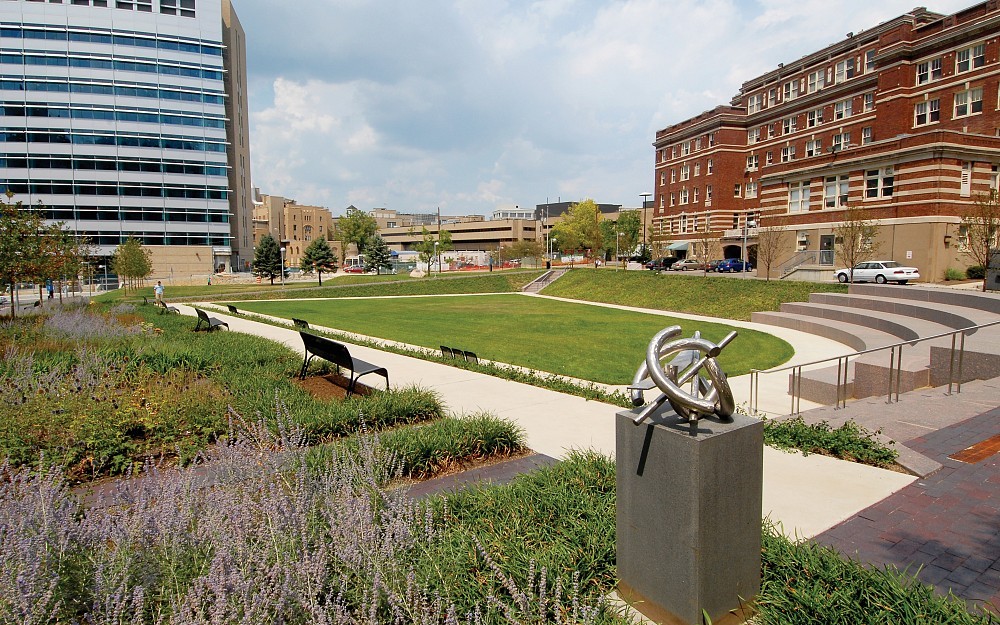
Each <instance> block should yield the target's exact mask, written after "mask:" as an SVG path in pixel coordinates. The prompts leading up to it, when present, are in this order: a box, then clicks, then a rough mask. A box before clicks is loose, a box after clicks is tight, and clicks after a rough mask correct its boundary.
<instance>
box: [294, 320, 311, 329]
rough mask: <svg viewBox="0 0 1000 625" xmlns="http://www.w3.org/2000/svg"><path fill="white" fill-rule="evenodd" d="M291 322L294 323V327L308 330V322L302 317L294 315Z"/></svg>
mask: <svg viewBox="0 0 1000 625" xmlns="http://www.w3.org/2000/svg"><path fill="white" fill-rule="evenodd" d="M292 323H293V324H294V325H295V327H296V328H298V329H300V330H308V329H309V322H308V321H305V320H303V319H296V318H295V317H292Z"/></svg>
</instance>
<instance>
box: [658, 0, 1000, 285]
mask: <svg viewBox="0 0 1000 625" xmlns="http://www.w3.org/2000/svg"><path fill="white" fill-rule="evenodd" d="M998 84H1000V1H998V0H990V1H988V2H984V3H981V4H977V5H975V6H972V7H970V8H968V9H965V10H963V11H960V12H958V13H956V14H954V15H948V16H945V15H940V14H937V13H933V12H930V11H928V10H926V9H923V8H917V9H914V10H913V11H911V12H909V13H907V14H905V15H901V16H899V17H897V18H895V19H893V20H890V21H888V22H885V23H883V24H880V25H878V26H875V27H873V28H871V29H869V30H866V31H863V32H860V33H850V34H848V36H847V37H846V38H845V39H844V40H843V41H840V42H838V43H835V44H833V45H830V46H827V47H825V48H823V49H821V50H819V51H817V52H814V53H812V54H809V55H807V56H805V57H803V58H801V59H798V60H797V61H793V62H786V63H783V64H779V65H778V67H777V69H775V70H773V71H771V72H768V73H767V74H764V75H762V76H759V77H757V78H754V79H752V80H749V81H747V82H745V83H743V86H742V88H741V89H740V93H739V94H738V95H737V96H736V97H734V98H733V101H732V102H731V103H730V105H728V106H719V107H716V108H715V109H713V110H711V111H707V112H705V113H702V114H701V115H698V116H696V117H694V118H691V119H688V120H686V121H684V122H681V123H678V124H675V125H673V126H670V127H668V128H665V129H663V130H660V131H658V132H657V133H656V141H655V143H654V147H655V149H656V153H655V167H654V185H655V187H654V188H655V190H656V193H655V195H654V199H653V205H654V206H653V211H654V215H653V238H654V241H658V242H659V243H660V247H661V248H669V249H673V250H676V251H677V252H678V253H680V254H681V255H683V254H684V253H685V251H686V250H688V249H689V248H690V246H691V245H692V244H693V243H696V242H698V241H701V240H705V239H707V238H708V237H711V239H712V240H713V241H714V240H718V241H719V247H718V252H719V256H725V257H739V256H740V255H741V253H742V249H743V244H744V241H746V243H747V251H748V255H749V256H750V258H751V259H753V258H754V257H755V244H756V237H757V228H755V227H753V226H760V227H769V226H778V227H781V228H783V229H785V230H787V231H789V235H787V236H786V237H785V242H786V243H785V246H784V247H785V249H783V250H782V252H781V254H780V257H779V258H778V260H777V262H776V264H775V266H773V267H772V272H771V273H772V276H774V277H784V276H793V277H796V278H812V279H829V278H832V272H833V269H834V267H835V263H840V262H841V261H840V259H835V258H834V255H835V235H834V231H835V228H836V227H837V225H838V224H839V223H842V221H843V219H844V215H845V207H847V206H852V207H861V208H863V209H864V218H865V219H869V220H874V221H875V222H876V223H877V224H878V226H879V234H878V239H879V240H878V245H879V252H878V256H879V257H882V258H892V259H895V260H897V261H900V262H904V263H906V264H912V265H915V266H916V267H918V268H919V269H920V271H921V274H922V275H923V276H924V278H925V279H927V280H932V281H936V280H940V279H941V278H942V276H943V274H944V271H945V270H946V269H947V268H949V267H955V268H964V267H965V266H967V265H968V264H969V262H970V261H969V260H968V259H967V258H966V257H964V255H962V254H961V248H962V246H963V237H964V236H965V233H964V229H963V228H962V227H961V217H960V216H961V215H962V214H963V211H964V210H965V209H966V208H967V207H968V206H970V205H971V204H972V203H973V202H974V201H975V197H976V196H977V194H981V193H986V192H989V190H990V189H996V188H997V181H998V164H1000V112H998V111H1000V99H998V98H1000V95H998ZM748 223H749V224H750V225H751V227H750V228H747V227H746V225H747V224H748ZM706 230H707V231H708V233H709V234H704V233H705V231H706Z"/></svg>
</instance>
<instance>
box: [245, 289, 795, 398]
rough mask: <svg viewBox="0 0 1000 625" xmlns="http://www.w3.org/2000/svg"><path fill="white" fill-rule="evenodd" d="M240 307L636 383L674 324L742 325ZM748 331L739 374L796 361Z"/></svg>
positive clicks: (494, 304) (480, 300) (488, 307)
mask: <svg viewBox="0 0 1000 625" xmlns="http://www.w3.org/2000/svg"><path fill="white" fill-rule="evenodd" d="M240 309H241V310H247V311H251V312H258V313H262V314H266V315H273V316H276V317H283V318H291V317H296V318H299V319H305V320H306V321H308V322H309V323H311V324H313V325H319V326H325V327H330V328H337V329H339V330H344V331H347V332H355V333H358V334H364V335H367V336H373V337H378V338H383V339H389V340H393V341H401V342H404V343H409V344H411V345H419V346H423V347H428V348H431V349H437V348H438V347H439V346H441V345H448V346H449V347H456V348H459V349H464V350H466V351H472V352H475V353H476V354H478V355H479V357H480V358H485V359H488V360H495V361H499V362H504V363H508V364H513V365H520V366H523V367H529V368H531V369H535V370H539V371H547V372H550V373H557V374H560V375H565V376H570V377H574V378H580V379H583V380H591V381H594V382H603V383H607V384H627V383H629V382H631V380H632V376H633V375H634V374H635V371H636V368H637V367H638V366H639V359H640V358H641V357H642V355H643V354H645V352H646V347H647V346H648V344H649V341H650V339H651V338H652V337H653V335H655V334H656V333H657V332H659V331H660V330H662V329H663V328H665V327H667V326H670V325H679V326H681V329H682V331H683V335H684V336H691V335H692V334H693V333H694V332H695V331H696V330H697V331H700V332H701V333H702V336H704V337H705V338H708V339H710V340H714V341H718V340H721V339H722V338H723V337H724V336H725V335H726V334H727V333H729V332H730V331H731V330H733V329H734V328H732V327H730V326H727V325H723V324H717V323H705V322H696V321H689V320H682V319H677V318H674V317H669V316H662V315H651V314H643V313H636V312H630V311H624V310H615V309H611V308H603V307H598V306H590V305H586V304H574V303H570V302H560V301H554V300H547V299H539V298H532V297H525V296H521V295H488V296H455V297H408V298H398V299H396V298H388V299H378V298H371V299H368V298H366V299H336V300H330V299H327V300H297V301H282V302H242V303H241V304H240ZM738 332H739V336H738V337H737V339H736V340H735V341H734V342H733V343H732V344H730V345H729V346H728V347H727V348H726V349H725V351H724V352H723V353H722V356H721V358H720V360H721V363H722V366H723V368H724V369H725V371H726V372H727V373H728V374H729V375H731V376H734V375H742V374H744V373H747V372H749V371H750V369H752V368H757V369H766V368H768V367H773V366H776V365H778V364H781V363H783V362H785V361H786V360H788V359H789V358H791V356H792V347H791V346H790V345H789V344H788V343H786V342H785V341H782V340H781V339H779V338H777V337H774V336H771V335H769V334H764V333H762V332H756V331H752V330H744V329H739V330H738Z"/></svg>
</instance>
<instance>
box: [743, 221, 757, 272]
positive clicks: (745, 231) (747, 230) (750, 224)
mask: <svg viewBox="0 0 1000 625" xmlns="http://www.w3.org/2000/svg"><path fill="white" fill-rule="evenodd" d="M751 227H753V228H756V227H757V222H755V221H750V214H749V213H747V214H746V215H745V216H744V217H743V278H744V279H746V277H747V273H748V272H747V261H748V260H749V259H750V255H749V254H748V253H747V235H748V234H749V233H750V228H751Z"/></svg>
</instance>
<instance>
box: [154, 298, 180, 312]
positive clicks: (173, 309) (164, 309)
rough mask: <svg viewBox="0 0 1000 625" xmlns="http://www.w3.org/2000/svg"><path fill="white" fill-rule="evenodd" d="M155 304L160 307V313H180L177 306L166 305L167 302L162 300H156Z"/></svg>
mask: <svg viewBox="0 0 1000 625" xmlns="http://www.w3.org/2000/svg"><path fill="white" fill-rule="evenodd" d="M156 305H157V306H159V307H160V308H161V310H160V314H161V315H162V314H163V313H177V314H178V315H179V314H180V313H181V311H180V309H179V308H177V307H175V306H167V303H166V302H164V301H163V300H160V301H158V302H156Z"/></svg>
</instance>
